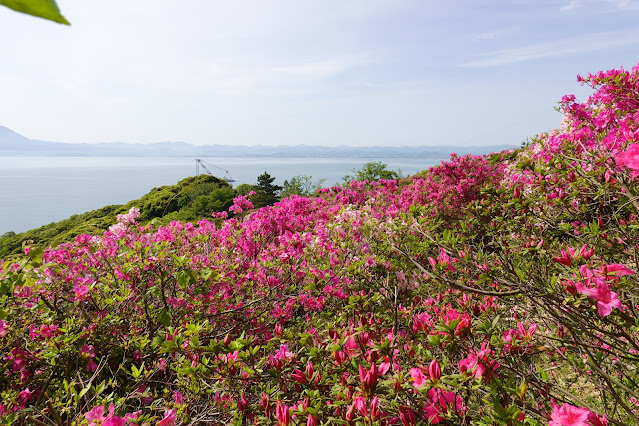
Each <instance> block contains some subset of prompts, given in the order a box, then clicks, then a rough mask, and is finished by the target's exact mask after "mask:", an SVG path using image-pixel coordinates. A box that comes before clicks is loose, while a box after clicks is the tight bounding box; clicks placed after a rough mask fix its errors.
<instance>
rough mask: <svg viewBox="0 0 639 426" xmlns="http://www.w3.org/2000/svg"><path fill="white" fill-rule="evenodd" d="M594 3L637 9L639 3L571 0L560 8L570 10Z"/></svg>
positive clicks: (611, 0)
mask: <svg viewBox="0 0 639 426" xmlns="http://www.w3.org/2000/svg"><path fill="white" fill-rule="evenodd" d="M587 3H589V4H592V5H593V6H601V5H602V4H607V5H613V6H614V7H616V8H617V9H637V8H639V4H638V3H637V2H636V1H631V0H603V1H602V0H570V1H569V2H568V3H567V4H566V5H565V6H562V7H561V8H560V9H559V10H561V11H562V12H564V11H568V10H574V9H578V8H580V7H582V6H584V5H585V4H587Z"/></svg>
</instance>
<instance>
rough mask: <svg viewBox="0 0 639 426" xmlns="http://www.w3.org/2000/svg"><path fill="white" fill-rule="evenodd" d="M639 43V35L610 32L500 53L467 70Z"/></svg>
mask: <svg viewBox="0 0 639 426" xmlns="http://www.w3.org/2000/svg"><path fill="white" fill-rule="evenodd" d="M638 42H639V33H637V32H633V33H627V32H625V33H622V32H614V33H613V32H609V33H599V34H591V35H589V36H584V37H574V38H567V39H562V40H556V41H551V42H546V43H539V44H533V45H529V46H522V47H514V48H509V49H501V50H496V51H493V52H490V53H487V54H484V55H482V57H481V58H479V59H476V60H473V61H469V62H466V63H465V64H463V66H465V67H496V66H501V65H510V64H516V63H519V62H526V61H532V60H536V59H542V58H550V57H557V56H574V55H580V54H584V53H591V52H597V51H602V50H606V49H615V48H619V47H623V46H628V45H635V44H637V43H638Z"/></svg>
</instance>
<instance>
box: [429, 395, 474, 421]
mask: <svg viewBox="0 0 639 426" xmlns="http://www.w3.org/2000/svg"><path fill="white" fill-rule="evenodd" d="M428 397H429V398H430V401H426V405H425V406H424V411H425V412H426V417H427V418H428V421H430V422H431V423H432V424H434V425H436V424H438V423H440V422H442V421H443V420H444V418H443V417H442V415H443V414H444V413H447V412H448V411H449V409H450V411H452V412H453V413H455V414H457V415H463V414H464V412H465V411H466V406H465V405H464V401H463V400H462V398H461V396H459V395H457V394H456V393H455V392H453V391H444V390H442V389H431V390H429V391H428Z"/></svg>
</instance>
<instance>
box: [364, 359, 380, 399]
mask: <svg viewBox="0 0 639 426" xmlns="http://www.w3.org/2000/svg"><path fill="white" fill-rule="evenodd" d="M378 378H379V374H378V371H377V365H376V364H375V363H373V364H372V365H371V369H370V370H368V371H366V370H365V369H364V367H362V364H360V365H359V380H360V381H361V382H362V391H363V392H364V393H365V394H368V395H372V394H374V393H375V388H376V387H377V379H378Z"/></svg>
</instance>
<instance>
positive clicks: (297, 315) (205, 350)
mask: <svg viewBox="0 0 639 426" xmlns="http://www.w3.org/2000/svg"><path fill="white" fill-rule="evenodd" d="M579 81H581V82H582V83H583V84H588V85H590V86H592V88H593V94H592V95H591V96H590V97H589V98H588V99H587V100H586V101H585V102H583V103H579V102H577V101H576V100H575V99H574V97H573V96H565V97H564V98H563V100H562V103H561V109H562V111H563V112H564V120H563V122H562V127H561V129H559V130H555V131H552V132H550V133H548V134H543V135H540V136H539V137H538V138H536V139H535V140H534V141H533V143H532V144H531V145H530V146H528V147H526V148H522V149H520V150H518V151H515V152H502V153H499V154H494V155H492V156H490V157H472V156H464V157H459V156H453V157H452V158H451V159H450V161H448V162H445V163H443V164H441V165H440V166H436V167H432V168H430V169H429V170H427V171H425V172H424V173H422V174H421V175H419V176H416V177H414V178H412V179H410V180H408V181H405V182H401V183H398V182H396V181H386V180H380V181H377V182H352V183H351V184H350V186H347V187H335V188H330V189H324V190H321V191H320V193H319V195H318V196H316V197H310V198H304V197H299V196H291V197H290V198H287V199H284V200H283V201H281V202H279V203H277V204H276V205H275V206H271V207H265V208H262V209H258V210H255V209H252V204H251V201H250V197H246V196H240V197H238V198H236V199H235V200H234V205H233V206H232V207H231V208H230V211H231V212H232V213H234V214H235V216H234V217H233V218H231V219H226V220H224V219H225V216H226V215H225V214H216V219H214V220H212V221H201V222H199V223H198V224H197V226H194V225H191V224H189V223H187V224H182V223H180V222H173V223H171V224H170V225H168V226H166V227H160V228H158V229H153V228H151V227H150V226H146V227H140V226H139V225H138V224H137V222H136V219H137V217H138V216H139V214H140V213H139V211H138V210H136V209H132V210H131V211H130V212H129V213H128V214H125V215H121V216H119V218H118V220H119V222H118V223H117V224H115V225H113V226H112V227H111V228H110V230H109V231H107V232H105V233H104V234H103V235H98V236H89V235H81V236H79V237H77V239H76V240H75V241H74V242H72V243H68V244H62V245H59V246H57V247H53V248H47V249H44V250H42V249H39V248H32V249H31V250H26V252H27V253H26V254H25V255H24V256H23V257H22V258H20V259H18V260H17V261H15V262H9V261H7V262H4V263H3V264H2V271H3V273H2V275H1V276H0V279H1V281H0V348H1V352H0V356H1V358H0V369H2V375H0V415H1V416H2V418H1V419H0V422H3V423H9V424H11V423H14V424H28V423H31V424H36V425H43V424H44V425H53V424H55V425H65V424H77V425H93V426H96V425H110V426H114V425H118V426H119V425H125V424H129V425H145V424H146V425H161V426H167V425H176V424H220V425H225V424H238V425H240V424H264V425H267V424H268V425H273V424H277V425H307V426H311V425H322V424H324V425H333V424H344V425H373V424H375V425H377V424H379V425H418V424H422V425H428V424H440V425H471V424H472V425H502V424H505V425H549V426H561V425H564V426H568V425H577V426H601V425H629V424H639V386H637V383H638V382H639V371H638V367H639V352H638V351H639V335H638V333H639V312H638V311H637V310H638V309H639V301H638V300H637V298H638V297H639V292H638V289H639V285H638V283H637V276H636V273H637V268H638V265H637V256H638V254H639V253H638V249H639V246H638V245H637V241H639V235H638V234H639V201H638V200H637V197H636V195H635V194H637V192H638V191H639V184H638V183H637V180H636V179H637V178H638V177H639V143H638V142H639V141H638V139H639V66H637V67H635V68H633V70H632V71H624V70H612V71H608V72H600V73H597V74H594V75H588V76H587V77H583V78H581V77H580V78H579Z"/></svg>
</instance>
